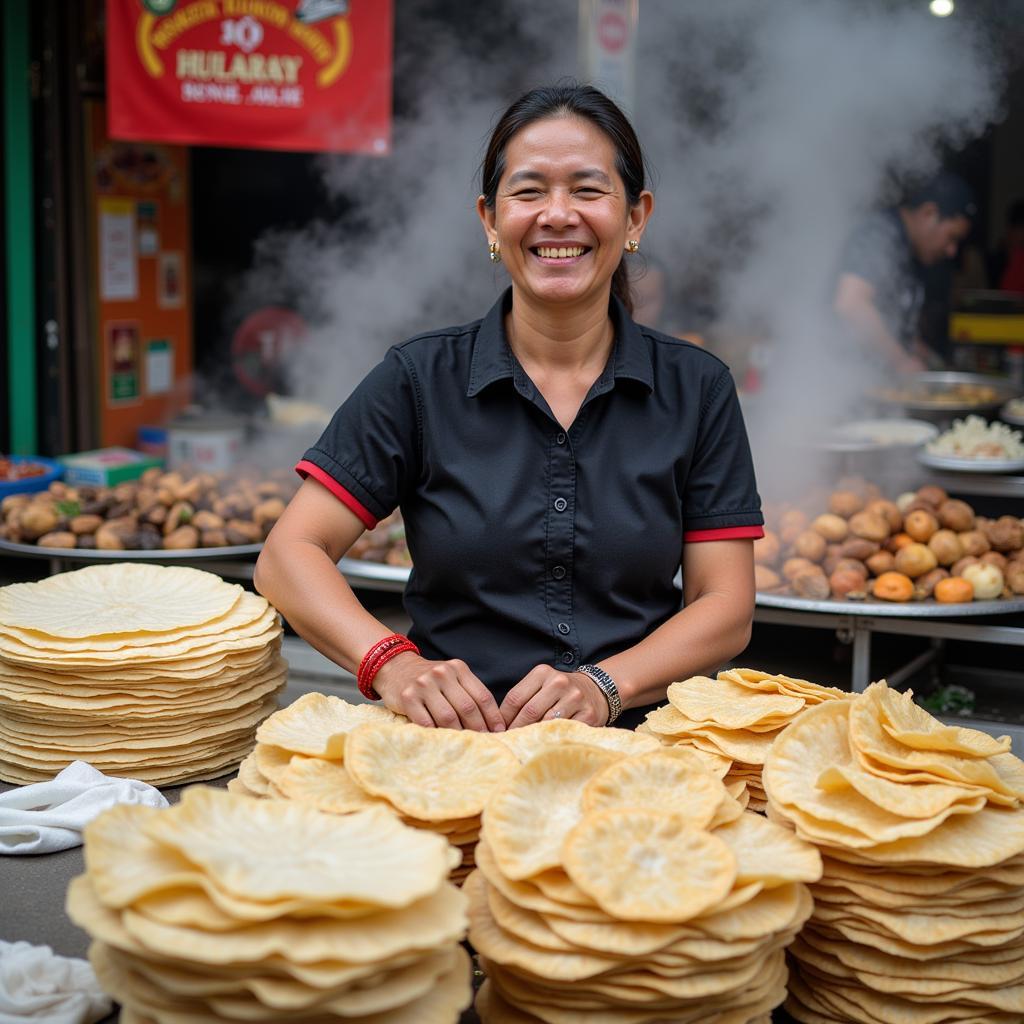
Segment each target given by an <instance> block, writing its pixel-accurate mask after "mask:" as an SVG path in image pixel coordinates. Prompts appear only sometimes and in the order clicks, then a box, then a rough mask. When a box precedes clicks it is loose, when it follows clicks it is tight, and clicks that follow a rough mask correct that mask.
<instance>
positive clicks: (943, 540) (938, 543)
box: [928, 530, 965, 565]
mask: <svg viewBox="0 0 1024 1024" xmlns="http://www.w3.org/2000/svg"><path fill="white" fill-rule="evenodd" d="M928 547H929V548H931V550H932V551H933V552H934V554H935V558H936V560H937V561H938V563H939V565H952V564H953V563H954V562H958V561H959V560H960V559H961V558H963V557H964V554H965V552H964V547H963V545H962V544H961V543H960V538H959V537H958V536H957V535H956V534H955V533H954V532H953V531H952V530H936V531H935V532H934V533H933V534H932V535H931V536H930V537H929V538H928Z"/></svg>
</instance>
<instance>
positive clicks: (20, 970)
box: [0, 941, 112, 1024]
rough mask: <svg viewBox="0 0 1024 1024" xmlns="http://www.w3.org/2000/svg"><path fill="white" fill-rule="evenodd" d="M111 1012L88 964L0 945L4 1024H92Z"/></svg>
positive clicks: (42, 950) (0, 1022) (0, 1021)
mask: <svg viewBox="0 0 1024 1024" xmlns="http://www.w3.org/2000/svg"><path fill="white" fill-rule="evenodd" d="M111 1008H112V1004H111V1001H110V997H109V996H107V995H106V994H105V993H104V991H103V989H101V988H100V985H99V982H98V981H97V980H96V974H95V973H94V972H93V969H92V967H91V966H90V965H89V964H88V962H87V961H85V960H77V959H73V958H71V957H65V956H55V955H54V952H53V950H52V949H50V947H49V946H33V945H32V944H31V943H29V942H2V941H0V1024H25V1022H26V1021H33V1022H35V1024H93V1022H94V1021H97V1020H102V1019H103V1018H104V1017H106V1016H107V1014H109V1013H110V1011H111Z"/></svg>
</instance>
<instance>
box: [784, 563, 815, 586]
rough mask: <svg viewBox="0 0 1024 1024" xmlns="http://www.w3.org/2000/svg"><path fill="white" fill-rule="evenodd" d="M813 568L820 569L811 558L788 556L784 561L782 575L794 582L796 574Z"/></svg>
mask: <svg viewBox="0 0 1024 1024" xmlns="http://www.w3.org/2000/svg"><path fill="white" fill-rule="evenodd" d="M811 569H818V566H816V565H815V564H814V563H813V562H812V561H811V560H810V559H809V558H787V559H786V561H785V562H783V563H782V575H783V576H784V577H785V578H786V579H787V580H789V581H790V582H792V580H793V577H794V576H798V575H799V574H800V573H802V572H807V571H809V570H811ZM818 571H819V572H820V571H821V570H820V569H819V570H818Z"/></svg>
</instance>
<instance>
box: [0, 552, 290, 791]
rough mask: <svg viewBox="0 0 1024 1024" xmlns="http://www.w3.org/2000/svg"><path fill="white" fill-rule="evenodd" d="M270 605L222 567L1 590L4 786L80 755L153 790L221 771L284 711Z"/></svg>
mask: <svg viewBox="0 0 1024 1024" xmlns="http://www.w3.org/2000/svg"><path fill="white" fill-rule="evenodd" d="M280 644H281V625H280V621H279V619H278V616H277V613H276V612H275V611H274V609H273V608H272V607H271V606H270V605H269V604H268V603H267V601H266V600H265V599H264V598H262V597H259V596H258V595H256V594H251V593H248V592H246V591H245V590H244V589H243V588H242V587H240V586H238V585H237V584H229V583H226V582H224V580H222V579H221V578H220V577H219V576H216V575H214V574H213V573H208V572H201V571H200V570H198V569H190V568H184V567H180V566H174V567H169V566H159V565H147V564H139V563H123V564H121V563H118V564H113V565H96V566H90V567H88V568H86V569H79V570H76V571H74V572H67V573H61V574H59V575H56V576H51V577H49V578H48V579H45V580H42V581H40V582H37V583H16V584H13V585H11V586H7V587H3V588H0V778H2V779H4V780H5V781H7V782H14V783H31V782H40V781H43V780H45V779H48V778H51V777H52V776H53V775H54V774H56V773H57V772H59V771H60V770H61V769H63V768H65V767H67V765H69V764H70V763H71V762H72V761H75V760H82V761H87V762H89V764H91V765H93V766H94V767H95V768H98V769H99V770H100V771H102V772H105V773H107V774H111V775H118V776H130V777H133V778H136V779H141V780H143V781H144V782H149V783H152V784H155V785H162V784H170V783H178V782H185V781H190V780H197V779H208V778H215V777H216V776H218V775H223V774H225V773H226V772H227V771H229V770H230V769H231V768H233V766H234V765H236V764H238V762H239V761H240V760H241V759H242V757H243V756H244V755H245V753H246V752H247V751H248V750H249V749H250V748H251V747H252V742H253V734H254V732H255V730H256V727H257V725H259V723H260V722H261V721H263V719H264V718H266V717H267V716H268V715H269V714H271V713H272V712H273V711H274V710H275V709H276V708H277V701H276V695H277V693H278V692H279V691H280V690H281V689H282V688H283V687H284V685H285V681H286V677H287V664H286V662H285V661H284V660H283V659H282V658H281V656H280Z"/></svg>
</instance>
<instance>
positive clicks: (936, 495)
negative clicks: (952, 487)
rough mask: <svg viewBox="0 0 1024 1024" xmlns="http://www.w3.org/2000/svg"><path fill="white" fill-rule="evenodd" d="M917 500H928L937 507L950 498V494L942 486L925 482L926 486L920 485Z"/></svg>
mask: <svg viewBox="0 0 1024 1024" xmlns="http://www.w3.org/2000/svg"><path fill="white" fill-rule="evenodd" d="M917 500H918V501H926V502H928V504H929V505H932V506H933V507H934V508H936V509H937V508H938V507H939V506H940V505H941V504H942V503H943V502H944V501H948V500H949V495H948V494H947V493H946V492H945V491H944V490H943V489H942V488H941V487H936V486H935V485H934V484H925V486H924V487H918V489H917Z"/></svg>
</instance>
